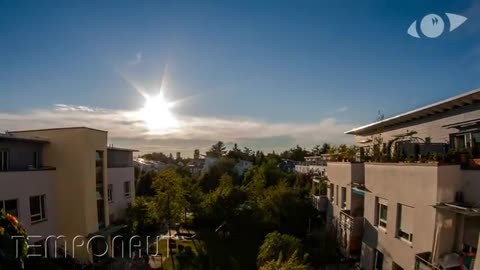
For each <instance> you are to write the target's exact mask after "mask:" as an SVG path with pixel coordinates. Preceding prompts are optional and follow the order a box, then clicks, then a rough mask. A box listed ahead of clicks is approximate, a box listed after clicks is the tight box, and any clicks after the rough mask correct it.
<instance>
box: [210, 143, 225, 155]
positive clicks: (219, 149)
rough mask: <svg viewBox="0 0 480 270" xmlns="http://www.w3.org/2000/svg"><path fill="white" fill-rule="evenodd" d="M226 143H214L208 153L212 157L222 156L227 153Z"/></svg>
mask: <svg viewBox="0 0 480 270" xmlns="http://www.w3.org/2000/svg"><path fill="white" fill-rule="evenodd" d="M225 149H226V147H225V144H224V143H223V142H222V141H218V142H217V143H216V144H214V145H212V147H211V148H210V151H208V152H207V155H208V156H210V157H217V158H218V157H222V156H224V155H225V153H227V151H226V150H225Z"/></svg>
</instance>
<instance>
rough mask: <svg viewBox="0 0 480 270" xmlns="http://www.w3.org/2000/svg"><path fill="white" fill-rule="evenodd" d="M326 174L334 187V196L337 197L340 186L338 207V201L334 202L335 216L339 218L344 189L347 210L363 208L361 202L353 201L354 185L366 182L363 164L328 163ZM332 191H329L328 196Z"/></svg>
mask: <svg viewBox="0 0 480 270" xmlns="http://www.w3.org/2000/svg"><path fill="white" fill-rule="evenodd" d="M326 173H327V175H328V181H329V182H330V183H331V184H333V185H334V187H335V189H334V192H333V194H334V196H336V195H337V186H338V196H339V198H338V205H337V203H336V202H337V200H336V199H334V200H333V203H332V204H333V207H332V208H333V216H334V217H337V218H338V216H339V213H340V210H341V203H342V187H343V188H346V204H347V207H346V208H345V210H356V208H358V207H363V205H361V203H360V202H358V201H355V202H353V201H352V183H363V182H364V165H363V163H349V162H328V164H327V169H326ZM329 194H330V191H327V195H329Z"/></svg>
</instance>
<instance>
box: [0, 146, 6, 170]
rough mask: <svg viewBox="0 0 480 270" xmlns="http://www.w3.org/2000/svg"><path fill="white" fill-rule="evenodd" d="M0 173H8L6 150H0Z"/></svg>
mask: <svg viewBox="0 0 480 270" xmlns="http://www.w3.org/2000/svg"><path fill="white" fill-rule="evenodd" d="M0 171H8V150H6V149H2V150H0Z"/></svg>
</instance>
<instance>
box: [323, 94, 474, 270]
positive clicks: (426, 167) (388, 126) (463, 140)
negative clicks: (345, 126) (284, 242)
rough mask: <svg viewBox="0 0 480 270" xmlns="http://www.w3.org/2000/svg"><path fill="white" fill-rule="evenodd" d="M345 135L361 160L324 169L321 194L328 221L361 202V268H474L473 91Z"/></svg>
mask: <svg viewBox="0 0 480 270" xmlns="http://www.w3.org/2000/svg"><path fill="white" fill-rule="evenodd" d="M346 133H347V134H351V135H354V136H355V141H356V144H357V146H359V147H360V158H361V159H362V160H360V161H367V162H365V163H328V166H327V172H328V175H329V181H330V182H331V185H330V188H329V191H328V193H329V194H330V200H331V205H332V208H333V216H334V219H333V220H335V219H337V220H338V219H339V218H340V217H341V214H342V211H344V208H345V210H347V211H350V215H351V216H352V217H353V218H355V214H353V212H354V211H355V205H361V202H363V218H364V224H363V236H362V247H361V266H362V267H363V269H459V268H460V267H463V268H462V269H476V270H478V269H480V261H479V260H480V259H479V257H480V256H476V252H477V248H478V243H479V241H478V240H479V232H480V193H479V192H478V191H479V190H480V170H478V165H477V164H478V162H477V160H476V159H475V158H479V153H480V151H479V150H480V90H475V91H471V92H468V93H465V94H462V95H458V96H455V97H452V98H449V99H446V100H443V101H440V102H437V103H434V104H431V105H428V106H425V107H421V108H418V109H415V110H412V111H409V112H406V113H402V114H399V115H396V116H393V117H390V118H387V119H383V120H381V121H377V122H374V123H371V124H368V125H365V126H361V127H358V128H355V129H352V130H350V131H347V132H346ZM455 151H457V152H455ZM458 151H460V152H458ZM375 155H376V157H375ZM372 157H373V158H372ZM437 161H438V162H437ZM359 196H361V197H359ZM344 197H345V198H344ZM353 202H355V203H353ZM357 209H360V208H357ZM338 212H339V213H340V214H337V213H338ZM357 215H358V217H361V211H360V210H358V211H357Z"/></svg>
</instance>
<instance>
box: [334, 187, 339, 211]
mask: <svg viewBox="0 0 480 270" xmlns="http://www.w3.org/2000/svg"><path fill="white" fill-rule="evenodd" d="M339 189H340V187H339V186H338V185H336V186H335V205H336V206H338V197H339V196H338V193H339Z"/></svg>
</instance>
